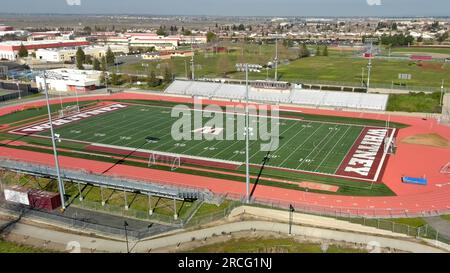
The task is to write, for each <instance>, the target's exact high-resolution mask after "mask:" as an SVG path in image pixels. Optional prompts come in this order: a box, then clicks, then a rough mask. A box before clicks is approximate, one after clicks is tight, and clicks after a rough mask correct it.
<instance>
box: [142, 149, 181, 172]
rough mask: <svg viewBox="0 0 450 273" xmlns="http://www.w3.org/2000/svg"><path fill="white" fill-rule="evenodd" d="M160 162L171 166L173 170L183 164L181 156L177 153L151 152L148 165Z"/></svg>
mask: <svg viewBox="0 0 450 273" xmlns="http://www.w3.org/2000/svg"><path fill="white" fill-rule="evenodd" d="M158 163H159V164H160V165H166V166H168V167H170V170H171V171H175V170H176V169H178V168H180V166H181V157H180V156H176V155H164V154H156V153H151V154H150V155H149V158H148V163H147V166H148V167H149V168H150V167H152V166H155V165H158Z"/></svg>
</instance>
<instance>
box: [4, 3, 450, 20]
mask: <svg viewBox="0 0 450 273" xmlns="http://www.w3.org/2000/svg"><path fill="white" fill-rule="evenodd" d="M80 2H81V3H80ZM78 3H80V5H78ZM380 3H381V5H379V4H380ZM370 4H371V5H370ZM1 12H5V13H76V14H78V13H83V14H94V13H97V14H98V13H107V14H153V15H239V16H246V15H247V16H450V0H0V13H1Z"/></svg>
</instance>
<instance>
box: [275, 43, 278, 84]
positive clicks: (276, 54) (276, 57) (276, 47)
mask: <svg viewBox="0 0 450 273" xmlns="http://www.w3.org/2000/svg"><path fill="white" fill-rule="evenodd" d="M275 81H278V36H277V37H276V38H275Z"/></svg>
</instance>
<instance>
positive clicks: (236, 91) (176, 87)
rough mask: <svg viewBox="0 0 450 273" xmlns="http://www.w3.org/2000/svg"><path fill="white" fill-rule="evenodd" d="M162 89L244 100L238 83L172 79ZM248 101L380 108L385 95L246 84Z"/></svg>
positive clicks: (241, 88) (369, 108)
mask: <svg viewBox="0 0 450 273" xmlns="http://www.w3.org/2000/svg"><path fill="white" fill-rule="evenodd" d="M165 92H166V93H168V94H178V95H188V96H198V97H208V98H221V99H231V100H244V99H245V93H246V87H245V85H241V84H230V83H220V82H201V81H181V80H176V81H174V82H173V83H172V84H171V85H170V86H169V87H168V88H167V89H166V91H165ZM249 100H252V101H258V102H271V103H285V104H289V103H292V104H299V105H307V106H313V107H332V108H351V109H361V110H363V109H365V110H379V111H383V110H385V109H386V105H387V100H388V95H380V94H366V93H356V92H338V91H321V90H310V89H301V88H293V89H291V90H290V92H286V91H278V90H269V89H268V90H264V91H261V90H260V89H255V88H253V87H251V86H249Z"/></svg>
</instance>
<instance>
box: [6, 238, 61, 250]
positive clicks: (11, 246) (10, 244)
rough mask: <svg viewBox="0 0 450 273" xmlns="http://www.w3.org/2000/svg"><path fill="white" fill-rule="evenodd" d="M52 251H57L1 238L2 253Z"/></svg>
mask: <svg viewBox="0 0 450 273" xmlns="http://www.w3.org/2000/svg"><path fill="white" fill-rule="evenodd" d="M50 252H55V251H51V250H47V249H43V248H36V247H31V246H25V245H21V244H17V243H13V242H6V241H3V240H0V253H50Z"/></svg>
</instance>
